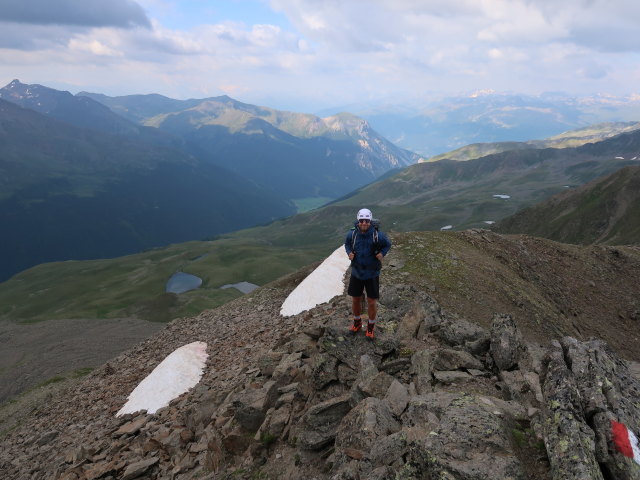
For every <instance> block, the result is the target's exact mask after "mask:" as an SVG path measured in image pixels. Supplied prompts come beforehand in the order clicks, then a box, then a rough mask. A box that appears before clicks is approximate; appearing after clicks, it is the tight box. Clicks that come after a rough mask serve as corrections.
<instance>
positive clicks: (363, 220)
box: [358, 218, 371, 223]
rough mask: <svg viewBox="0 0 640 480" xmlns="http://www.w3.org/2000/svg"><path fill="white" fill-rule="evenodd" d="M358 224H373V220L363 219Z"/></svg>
mask: <svg viewBox="0 0 640 480" xmlns="http://www.w3.org/2000/svg"><path fill="white" fill-rule="evenodd" d="M358 222H360V223H371V220H369V219H368V218H361V219H360V220H358Z"/></svg>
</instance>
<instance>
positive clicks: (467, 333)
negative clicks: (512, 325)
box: [430, 317, 488, 347]
mask: <svg viewBox="0 0 640 480" xmlns="http://www.w3.org/2000/svg"><path fill="white" fill-rule="evenodd" d="M440 318H441V317H440ZM430 331H431V332H433V335H434V336H435V337H436V338H438V339H440V340H441V341H443V342H444V343H446V344H447V345H450V346H452V347H455V346H458V345H461V346H466V345H471V344H474V343H475V342H480V343H482V342H484V341H486V339H487V338H488V334H487V332H486V331H485V330H484V329H483V328H482V327H480V326H479V325H476V324H474V323H471V322H468V321H466V320H463V319H460V318H449V317H447V318H441V321H440V322H439V323H432V324H431V325H430Z"/></svg>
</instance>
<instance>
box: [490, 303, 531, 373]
mask: <svg viewBox="0 0 640 480" xmlns="http://www.w3.org/2000/svg"><path fill="white" fill-rule="evenodd" d="M490 335H491V345H490V347H489V352H490V354H491V357H492V358H493V361H494V363H495V364H496V367H497V368H498V370H513V369H514V368H516V367H517V366H518V362H519V361H520V357H521V355H522V354H523V353H524V351H525V349H526V347H525V345H524V342H523V340H522V335H521V333H520V330H519V329H518V326H517V325H516V322H515V321H514V320H513V317H511V315H503V314H496V315H495V316H494V317H493V320H492V323H491V334H490Z"/></svg>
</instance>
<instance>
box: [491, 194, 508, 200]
mask: <svg viewBox="0 0 640 480" xmlns="http://www.w3.org/2000/svg"><path fill="white" fill-rule="evenodd" d="M493 198H504V199H505V200H506V199H507V198H511V195H502V194H498V195H494V196H493Z"/></svg>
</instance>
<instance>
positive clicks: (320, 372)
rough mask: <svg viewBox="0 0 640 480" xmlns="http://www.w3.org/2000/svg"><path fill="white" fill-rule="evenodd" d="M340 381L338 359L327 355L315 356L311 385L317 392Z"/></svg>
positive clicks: (312, 365)
mask: <svg viewBox="0 0 640 480" xmlns="http://www.w3.org/2000/svg"><path fill="white" fill-rule="evenodd" d="M337 379H338V359H337V358H336V357H334V356H331V355H328V354H326V353H321V354H318V355H315V356H314V358H313V362H312V364H311V383H312V385H313V388H315V389H316V390H322V389H323V388H324V387H325V386H326V385H328V384H330V383H331V382H333V381H335V380H337Z"/></svg>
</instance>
